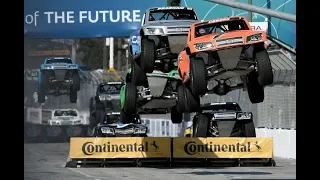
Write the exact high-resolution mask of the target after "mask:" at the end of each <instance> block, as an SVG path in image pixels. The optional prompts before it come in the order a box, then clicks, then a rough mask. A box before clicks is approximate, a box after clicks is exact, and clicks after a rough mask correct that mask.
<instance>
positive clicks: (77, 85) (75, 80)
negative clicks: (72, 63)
mask: <svg viewBox="0 0 320 180" xmlns="http://www.w3.org/2000/svg"><path fill="white" fill-rule="evenodd" d="M72 81H73V83H72V85H73V86H74V88H75V90H76V91H80V76H79V73H78V72H75V73H73V74H72Z"/></svg>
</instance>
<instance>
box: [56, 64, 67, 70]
mask: <svg viewBox="0 0 320 180" xmlns="http://www.w3.org/2000/svg"><path fill="white" fill-rule="evenodd" d="M54 68H55V69H67V66H66V65H54Z"/></svg>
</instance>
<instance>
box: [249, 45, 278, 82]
mask: <svg viewBox="0 0 320 180" xmlns="http://www.w3.org/2000/svg"><path fill="white" fill-rule="evenodd" d="M254 55H255V59H256V61H257V69H258V75H259V83H260V84H261V85H262V86H267V85H271V84H272V83H273V72H272V66H271V61H270V57H269V54H268V52H267V50H266V49H264V48H261V47H256V49H255V54H254Z"/></svg>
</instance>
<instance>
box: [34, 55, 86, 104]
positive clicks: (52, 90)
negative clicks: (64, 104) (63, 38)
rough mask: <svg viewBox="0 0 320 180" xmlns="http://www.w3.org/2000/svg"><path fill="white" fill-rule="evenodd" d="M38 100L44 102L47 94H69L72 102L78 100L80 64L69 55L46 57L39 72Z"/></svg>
mask: <svg viewBox="0 0 320 180" xmlns="http://www.w3.org/2000/svg"><path fill="white" fill-rule="evenodd" d="M38 76H39V77H38V102H39V103H44V102H45V100H46V98H45V97H46V95H55V96H60V95H64V94H67V95H69V100H70V103H76V102H77V92H78V91H79V90H80V77H79V65H78V64H75V63H74V62H73V60H72V59H71V58H69V57H53V58H47V59H45V61H44V63H43V64H41V65H40V73H39V74H38Z"/></svg>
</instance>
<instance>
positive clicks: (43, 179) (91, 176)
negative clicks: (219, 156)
mask: <svg viewBox="0 0 320 180" xmlns="http://www.w3.org/2000/svg"><path fill="white" fill-rule="evenodd" d="M68 151H69V144H68V143H35V144H25V145H24V180H109V179H110V180H114V179H117V180H128V179H132V180H163V179H168V180H171V179H174V180H194V179H196V180H202V179H203V180H208V179H215V180H250V179H260V180H266V179H269V180H293V179H296V161H295V160H285V159H276V162H277V166H276V167H228V168H217V167H213V168H171V169H170V168H162V169H161V168H145V167H140V168H136V167H126V168H123V167H114V168H111V167H108V168H65V167H64V166H65V163H66V160H67V157H68Z"/></svg>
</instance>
